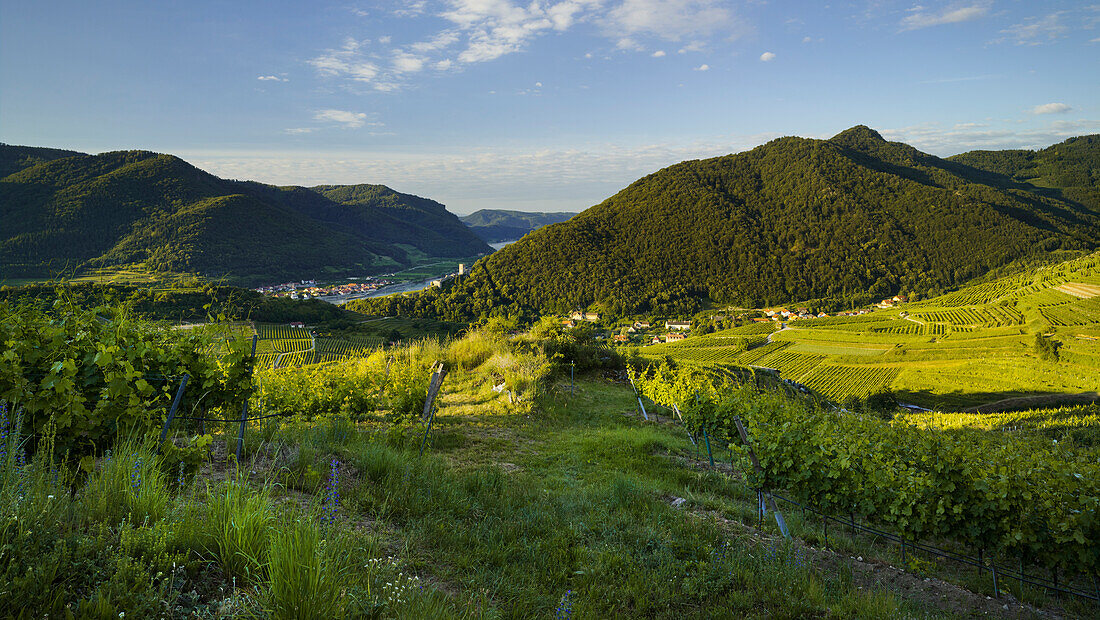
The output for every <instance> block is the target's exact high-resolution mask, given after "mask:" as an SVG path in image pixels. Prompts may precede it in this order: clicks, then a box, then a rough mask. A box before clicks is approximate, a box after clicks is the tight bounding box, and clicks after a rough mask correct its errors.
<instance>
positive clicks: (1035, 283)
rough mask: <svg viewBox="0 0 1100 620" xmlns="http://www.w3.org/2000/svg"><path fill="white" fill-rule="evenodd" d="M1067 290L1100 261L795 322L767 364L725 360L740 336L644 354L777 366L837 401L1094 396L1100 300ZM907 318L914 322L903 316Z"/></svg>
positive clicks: (740, 357) (937, 403) (1099, 361)
mask: <svg viewBox="0 0 1100 620" xmlns="http://www.w3.org/2000/svg"><path fill="white" fill-rule="evenodd" d="M1066 282H1079V283H1086V284H1090V283H1096V282H1100V255H1097V254H1092V255H1090V256H1086V257H1083V258H1080V259H1075V260H1070V261H1066V262H1064V263H1061V264H1059V265H1056V266H1053V267H1046V268H1038V269H1033V270H1030V271H1028V272H1025V273H1023V274H1018V275H1015V276H1009V277H1007V278H1002V279H1000V280H996V281H993V282H990V283H985V284H981V285H977V286H974V287H970V288H966V289H963V290H961V291H957V292H955V293H951V294H948V295H945V296H942V297H939V298H936V299H932V300H928V301H925V302H920V303H916V304H908V305H906V306H904V307H901V308H899V309H890V310H879V311H876V312H875V313H873V314H871V315H868V316H865V317H863V318H861V319H860V320H859V321H847V320H844V319H824V320H811V321H794V322H791V323H789V324H788V325H789V327H788V328H787V329H785V330H782V331H780V332H777V333H775V334H774V335H773V336H772V339H773V342H775V343H789V344H788V345H787V346H785V347H778V346H777V347H774V348H775V349H776V350H775V351H773V352H769V353H767V354H766V355H763V356H760V355H759V353H760V352H763V351H762V350H750V351H748V352H744V353H742V352H740V351H739V349H740V348H741V347H739V346H733V347H729V348H728V349H725V351H727V352H728V354H727V355H724V356H723V355H722V354H721V351H723V348H722V345H725V344H727V343H726V342H723V341H722V340H721V339H722V338H723V337H724V336H734V335H737V334H735V333H734V332H735V331H736V330H731V331H730V332H729V333H725V332H722V333H719V334H714V335H709V336H705V337H703V338H700V339H693V338H689V339H688V340H686V341H683V342H682V343H675V344H668V345H658V346H653V347H647V348H644V349H642V352H643V354H644V355H647V356H658V355H666V354H667V355H672V356H673V357H674V358H679V359H683V360H686V361H711V362H726V363H743V364H753V365H757V366H765V367H772V368H777V369H779V370H780V371H781V372H782V373H783V376H784V377H785V378H789V379H791V380H794V381H798V382H800V383H804V384H806V385H809V386H810V387H812V388H814V389H817V390H820V391H822V392H823V393H825V394H826V395H827V396H829V397H831V398H835V399H837V400H841V399H843V398H845V397H847V396H849V395H852V394H856V395H865V394H867V393H869V392H871V391H874V390H875V389H879V388H886V387H889V388H891V389H893V390H894V391H896V392H898V394H899V397H900V398H901V399H902V401H903V402H911V403H913V404H917V405H921V406H925V407H935V408H945V409H957V408H965V407H972V406H975V405H980V404H983V403H991V402H995V401H1000V400H1004V399H1008V398H1013V397H1024V396H1039V395H1049V396H1050V397H1051V398H1052V399H1057V398H1058V395H1062V394H1075V393H1083V392H1097V391H1100V373H1097V372H1096V368H1097V367H1098V366H1100V340H1088V339H1086V338H1081V337H1080V336H1091V337H1096V335H1097V334H1098V333H1100V315H1097V314H1095V313H1094V310H1093V308H1094V307H1100V306H1098V305H1097V304H1098V303H1100V298H1092V299H1087V300H1082V299H1078V298H1075V297H1072V296H1070V295H1066V294H1064V293H1061V292H1059V291H1057V290H1055V288H1056V287H1057V286H1059V285H1061V284H1063V283H1066ZM903 310H904V311H907V312H908V313H910V315H911V319H912V320H903V319H902V318H900V317H899V312H901V311H903ZM876 319H877V320H876ZM950 321H954V322H950ZM1057 322H1063V323H1070V324H1068V325H1058V324H1055V323H1057ZM1076 323H1080V324H1076ZM742 331H743V330H742ZM906 332H908V333H906ZM1036 333H1048V334H1053V335H1052V338H1053V339H1054V340H1055V341H1057V342H1058V343H1059V345H1060V355H1059V360H1058V361H1057V362H1054V361H1044V360H1041V359H1039V357H1038V356H1037V355H1036V353H1035V351H1034V346H1033V345H1034V339H1035V334H1036ZM693 340H694V342H693ZM708 342H712V343H713V345H714V346H713V347H712V348H710V349H708V352H709V353H710V355H709V356H707V357H705V358H704V357H700V355H699V353H698V348H699V346H700V345H701V344H707V343H708ZM791 354H800V355H798V356H792V355H791ZM814 356H816V357H819V358H821V359H819V360H818V362H817V363H816V364H814V363H811V362H810V360H809V359H807V358H812V357H814ZM1032 406H1034V404H1032Z"/></svg>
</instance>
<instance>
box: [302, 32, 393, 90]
mask: <svg viewBox="0 0 1100 620" xmlns="http://www.w3.org/2000/svg"><path fill="white" fill-rule="evenodd" d="M362 48H363V44H362V43H360V42H359V41H356V40H355V39H353V38H351V37H348V38H347V39H345V40H344V44H343V45H342V46H341V47H339V48H336V49H330V50H325V51H324V52H323V53H322V54H321V55H320V56H318V57H316V58H314V59H312V60H310V61H309V64H311V65H313V68H314V69H316V70H317V72H318V73H320V74H321V75H323V76H328V77H342V78H347V79H350V80H353V81H356V82H366V83H369V82H372V81H374V79H375V78H376V77H378V74H379V71H380V70H379V68H378V65H377V64H376V63H374V62H371V61H370V60H368V59H367V58H366V57H365V56H364V54H363V52H362Z"/></svg>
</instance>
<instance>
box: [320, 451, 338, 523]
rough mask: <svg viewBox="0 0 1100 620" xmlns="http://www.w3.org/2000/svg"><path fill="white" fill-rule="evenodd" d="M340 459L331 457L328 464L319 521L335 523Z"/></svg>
mask: <svg viewBox="0 0 1100 620" xmlns="http://www.w3.org/2000/svg"><path fill="white" fill-rule="evenodd" d="M339 468H340V461H337V460H336V459H332V463H331V464H330V465H329V475H328V486H327V487H326V489H325V499H324V501H323V502H322V504H321V523H329V524H333V523H336V508H337V506H339V505H340V489H339V484H340V477H339V473H340V472H339Z"/></svg>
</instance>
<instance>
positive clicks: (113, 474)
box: [81, 441, 171, 524]
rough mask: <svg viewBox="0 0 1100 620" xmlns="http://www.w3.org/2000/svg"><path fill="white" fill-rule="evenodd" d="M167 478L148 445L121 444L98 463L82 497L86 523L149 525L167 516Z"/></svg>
mask: <svg viewBox="0 0 1100 620" xmlns="http://www.w3.org/2000/svg"><path fill="white" fill-rule="evenodd" d="M170 499H171V498H170V495H169V493H168V484H167V479H166V476H165V475H164V472H163V471H162V469H161V467H160V460H159V457H158V456H157V454H156V452H155V451H154V449H153V447H152V444H151V443H148V442H146V443H138V442H136V441H124V442H122V443H121V444H119V445H117V446H116V449H115V450H114V451H111V452H108V453H107V454H106V455H104V457H102V458H101V459H100V462H99V467H98V468H96V469H95V470H94V471H92V472H91V473H90V474H89V476H88V481H87V484H86V486H85V487H84V492H83V494H82V496H81V500H82V503H83V512H84V514H85V515H86V516H87V518H88V519H89V521H101V522H105V523H111V524H118V523H120V522H122V521H124V520H129V521H130V522H131V523H152V522H156V521H159V520H161V519H163V518H164V517H165V516H167V514H168V510H169V502H170Z"/></svg>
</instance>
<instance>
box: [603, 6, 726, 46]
mask: <svg viewBox="0 0 1100 620" xmlns="http://www.w3.org/2000/svg"><path fill="white" fill-rule="evenodd" d="M602 22H603V24H604V28H605V32H606V34H607V35H608V36H610V37H613V38H636V37H639V36H648V37H655V38H658V39H664V40H668V41H680V40H683V39H692V40H698V39H700V38H704V37H708V36H711V35H714V34H715V33H719V32H721V33H722V34H723V35H725V36H727V37H730V38H735V37H736V36H739V35H740V34H743V31H744V28H743V25H742V24H739V23H738V22H737V21H736V20H735V17H734V14H733V11H732V10H731V8H730V6H729V3H728V2H720V1H719V0H623V2H622V3H621V4H619V5H617V6H615V7H613V8H611V10H609V11H608V12H607V13H606V15H604V16H603V18H602Z"/></svg>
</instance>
